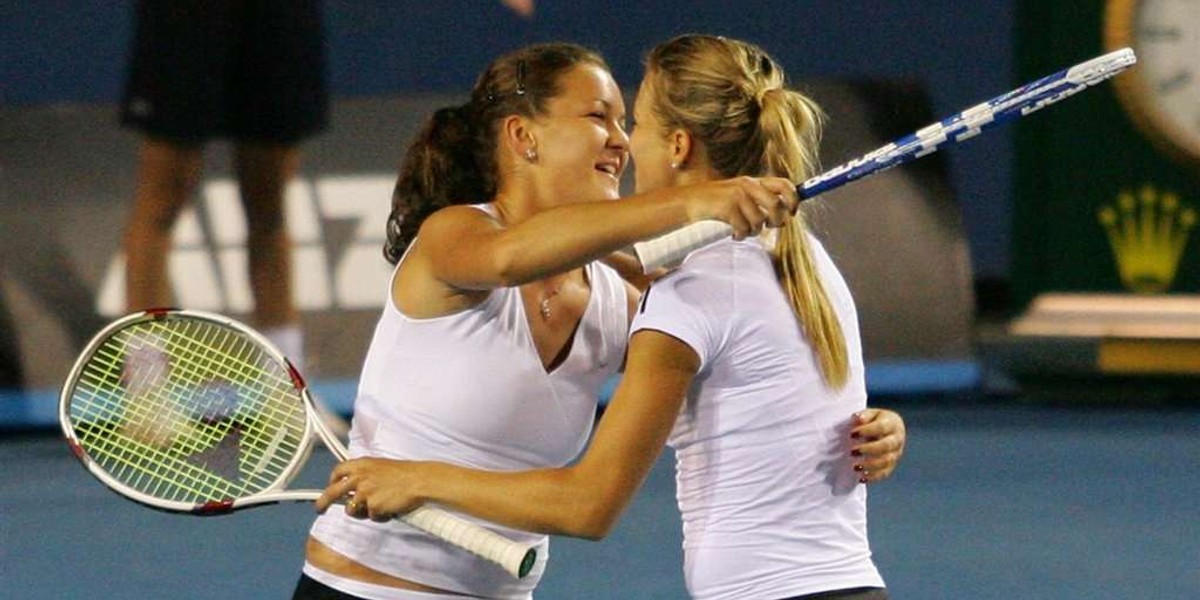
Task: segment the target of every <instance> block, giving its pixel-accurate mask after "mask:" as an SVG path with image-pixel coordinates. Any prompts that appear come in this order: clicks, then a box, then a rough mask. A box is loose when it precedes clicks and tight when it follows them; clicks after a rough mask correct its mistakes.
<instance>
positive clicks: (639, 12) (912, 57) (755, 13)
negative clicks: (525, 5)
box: [0, 0, 1088, 279]
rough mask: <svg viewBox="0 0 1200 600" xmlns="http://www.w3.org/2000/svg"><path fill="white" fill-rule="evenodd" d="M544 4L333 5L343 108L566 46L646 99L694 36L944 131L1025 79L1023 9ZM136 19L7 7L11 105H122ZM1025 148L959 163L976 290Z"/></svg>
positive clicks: (988, 271) (986, 152) (820, 1)
mask: <svg viewBox="0 0 1200 600" xmlns="http://www.w3.org/2000/svg"><path fill="white" fill-rule="evenodd" d="M536 4H537V10H536V13H535V15H534V17H533V19H531V20H525V19H522V18H520V17H518V16H516V15H515V14H513V13H512V12H511V11H509V10H508V9H506V8H505V7H503V6H502V5H501V4H500V3H499V2H498V1H488V0H432V1H429V0H427V1H422V2H416V1H410V0H402V1H399V0H392V1H386V0H330V1H327V2H326V13H327V27H328V32H329V51H330V80H331V82H332V84H333V90H334V92H335V94H337V95H338V96H339V97H353V96H365V95H391V94H397V93H406V92H433V91H460V90H465V89H467V88H468V87H469V86H470V84H471V82H472V80H473V79H474V77H475V75H476V74H477V73H478V72H479V71H480V70H481V69H482V68H483V66H484V65H485V64H486V63H487V61H488V60H490V59H491V58H492V57H494V56H496V55H497V54H499V53H501V52H504V51H506V50H509V49H511V48H513V47H515V46H518V45H521V44H525V43H529V42H534V41H542V40H552V39H566V40H571V41H576V42H580V43H584V44H587V45H589V46H592V47H595V48H596V49H598V50H600V51H601V52H603V53H604V54H605V55H606V56H607V57H608V58H609V60H610V62H611V63H612V66H613V68H614V70H615V72H616V75H617V78H618V80H619V81H620V82H621V83H622V84H623V85H625V86H626V87H627V88H629V89H632V86H634V85H636V82H637V80H638V78H639V76H640V69H641V58H642V55H643V53H644V52H645V50H646V49H647V48H649V47H650V46H651V45H653V44H654V43H656V42H658V41H661V40H663V39H665V38H667V37H670V36H672V35H674V34H678V33H683V32H689V31H700V32H706V33H715V34H722V35H729V36H733V37H739V38H744V39H748V40H751V41H755V42H758V43H760V44H761V45H763V46H764V47H765V48H767V49H768V50H769V51H770V52H771V53H772V54H774V55H775V56H776V58H777V59H779V60H780V61H781V62H782V63H783V64H784V66H785V67H787V69H788V71H789V74H790V75H791V76H792V78H793V79H795V80H801V79H804V78H811V77H842V78H889V79H909V80H914V81H918V82H920V83H923V84H924V85H926V86H927V87H928V89H929V93H930V95H931V97H932V100H933V103H934V110H935V112H936V114H938V115H939V117H940V116H944V115H948V114H950V113H953V112H957V111H958V110H961V109H963V108H966V107H967V106H970V105H972V104H975V103H977V102H979V101H982V100H984V99H987V98H990V97H992V96H995V95H997V94H999V93H1001V92H1003V91H1006V90H1008V89H1009V88H1012V87H1015V86H1016V85H1017V84H1019V83H1021V82H1019V81H1015V80H1014V78H1013V74H1012V70H1013V69H1012V64H1013V60H1012V55H1013V42H1012V38H1013V33H1014V32H1013V24H1014V21H1015V16H1014V14H1013V13H1014V11H1015V1H1014V0H980V1H977V2H955V1H950V0H924V1H921V2H911V1H910V2H886V3H885V2H866V1H856V0H808V1H798V0H748V1H741V2H722V1H717V0H697V1H679V0H660V1H656V2H630V1H621V0H617V1H611V0H610V1H603V2H602V1H598V0H571V1H564V0H541V1H538V2H537V3H536ZM132 7H133V3H132V2H129V1H117V0H113V1H96V0H38V1H32V0H30V1H24V2H12V3H8V6H5V7H4V8H0V17H2V21H3V23H2V24H0V27H2V29H0V57H2V58H0V60H2V63H0V75H2V76H3V81H4V85H3V87H2V88H0V102H3V103H4V104H8V105H14V104H42V103H51V102H70V103H89V104H96V103H99V104H104V103H113V102H115V101H116V99H117V98H118V96H119V94H120V89H121V85H122V81H123V77H124V68H125V53H126V47H127V45H128V43H129V36H130V32H131V17H132ZM1085 58H1088V57H1083V56H1081V57H1078V59H1079V60H1083V59H1085ZM1062 66H1063V67H1065V66H1068V65H1062ZM1048 112H1049V111H1048ZM1035 118H1037V117H1035ZM1042 118H1044V117H1042ZM832 126H833V127H836V126H837V124H836V123H834V124H833V125H832ZM1017 126H1018V127H1019V126H1020V125H1019V124H1018V125H1017ZM1011 146H1012V128H1011V127H1010V128H1007V129H1005V130H1001V131H997V132H993V133H989V134H988V135H986V136H982V137H981V138H979V139H977V140H973V141H972V142H970V143H969V144H966V145H964V146H962V147H959V148H951V149H949V150H947V151H946V152H947V155H948V158H949V161H950V166H951V177H952V184H953V185H954V187H955V189H956V191H957V193H958V197H959V201H960V202H961V205H962V210H963V219H964V222H965V225H966V229H967V234H968V236H969V241H970V246H971V252H972V257H973V263H974V267H975V276H976V278H982V279H1006V278H1007V275H1008V268H1009V238H1010V229H1011V225H1010V213H1011V210H1010V207H1011V205H1012V199H1011V197H1010V196H1011V155H1012V148H1011ZM862 150H863V152H866V151H868V150H871V148H863V149H862Z"/></svg>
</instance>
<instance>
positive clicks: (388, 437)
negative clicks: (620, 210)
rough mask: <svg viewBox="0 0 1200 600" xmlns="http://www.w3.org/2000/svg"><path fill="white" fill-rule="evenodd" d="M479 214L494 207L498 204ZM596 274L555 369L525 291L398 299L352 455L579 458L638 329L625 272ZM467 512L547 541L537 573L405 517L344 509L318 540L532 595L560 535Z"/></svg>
mask: <svg viewBox="0 0 1200 600" xmlns="http://www.w3.org/2000/svg"><path fill="white" fill-rule="evenodd" d="M477 208H480V209H481V210H485V211H487V212H489V214H492V213H491V211H490V210H488V209H490V208H491V207H490V206H489V205H481V206H477ZM401 261H403V258H402V259H401ZM397 268H398V267H397ZM585 269H586V274H587V278H588V281H589V283H590V287H591V294H590V297H589V299H588V305H587V308H586V309H585V311H584V314H583V318H582V319H581V321H580V323H579V327H578V329H577V330H576V332H575V337H574V340H573V342H572V344H571V349H570V353H569V354H568V355H567V357H566V358H565V359H564V360H563V361H562V362H561V363H560V364H559V365H558V366H557V367H556V368H555V369H554V370H553V371H551V372H549V373H547V372H546V370H545V369H544V367H543V366H542V362H541V359H540V357H539V355H538V351H537V348H536V347H535V346H534V343H533V337H532V334H531V332H530V330H529V325H528V317H527V315H526V314H525V309H524V305H523V304H522V301H521V295H520V290H519V289H518V288H515V287H512V288H497V289H495V290H492V292H491V294H489V295H488V297H487V299H486V300H484V301H483V302H482V303H480V304H479V305H477V306H474V307H472V308H470V309H467V310H465V311H462V312H459V313H455V314H451V315H446V316H441V317H436V318H430V319H414V318H410V317H407V316H405V315H404V314H402V313H401V312H400V311H399V310H398V309H397V308H396V306H395V305H394V304H393V303H392V301H391V299H390V295H389V299H388V301H387V302H386V305H385V306H384V309H383V314H382V316H381V317H380V319H379V323H378V324H377V325H376V328H375V334H374V337H373V338H372V340H371V346H370V348H369V349H368V352H367V357H366V360H365V363H364V365H363V371H362V378H361V380H360V382H359V388H358V395H357V397H356V398H355V401H354V420H353V426H352V428H351V431H350V455H351V456H353V457H360V456H376V457H385V458H395V459H405V460H436V461H443V462H448V463H454V464H459V465H463V466H467V467H474V468H478V469H488V470H499V471H515V470H525V469H531V468H543V467H558V466H563V465H565V464H567V463H568V462H569V461H571V460H572V459H573V458H575V456H576V455H578V453H579V452H580V450H582V449H583V446H584V445H585V444H586V442H587V439H588V436H589V434H590V433H591V429H592V423H593V420H594V418H595V411H596V403H597V398H598V396H599V394H600V391H601V388H602V387H603V385H604V383H605V381H606V380H607V379H608V378H609V377H610V376H612V375H613V374H615V373H616V371H617V369H618V368H619V367H620V365H621V360H622V359H623V357H624V354H625V340H626V331H627V328H628V315H627V313H628V310H627V309H628V301H627V298H626V291H625V290H626V288H625V284H624V282H623V281H622V280H621V278H620V276H618V275H617V273H616V272H615V271H614V270H612V269H611V268H609V267H607V266H605V265H602V264H599V263H593V264H590V265H588V266H587V267H586V268H585ZM393 277H395V274H394V272H393ZM389 289H390V286H389ZM462 516H463V518H466V519H468V520H472V521H476V522H480V523H481V524H483V525H484V526H486V527H487V528H489V529H491V530H493V531H496V532H497V533H499V534H501V535H504V536H506V537H509V538H511V539H514V540H517V541H520V542H524V543H527V544H531V545H533V546H536V547H537V550H538V563H537V565H536V566H535V567H534V568H533V570H532V572H531V573H530V574H529V575H528V576H526V577H525V578H523V579H521V580H516V579H514V578H513V577H512V576H510V575H509V574H507V573H506V572H505V571H504V570H503V569H501V568H500V567H498V566H496V565H493V564H492V563H489V562H487V561H484V560H482V559H479V558H476V557H475V556H474V555H473V554H470V553H468V552H466V551H463V550H460V549H458V548H457V547H455V546H451V545H449V544H447V543H445V542H442V541H441V540H439V539H437V538H434V537H432V536H430V535H427V534H425V533H423V532H421V531H419V530H416V529H414V528H412V527H410V526H409V525H407V524H405V523H403V522H400V521H394V522H391V523H375V522H373V521H370V520H355V519H351V518H349V517H347V516H346V515H345V513H344V511H341V510H336V509H335V510H330V511H328V512H326V513H325V514H324V515H321V516H320V517H318V518H317V520H316V522H315V523H314V524H313V527H312V530H311V534H312V536H313V537H315V538H316V539H317V540H320V541H321V543H323V544H325V545H326V546H329V547H330V548H332V549H333V550H334V551H335V552H337V553H339V554H342V555H344V556H347V557H349V558H351V559H353V560H355V561H356V562H358V563H360V564H363V565H366V566H367V567H370V568H372V569H375V570H377V571H380V572H383V573H387V574H389V575H393V576H395V577H400V578H403V579H407V580H409V581H415V582H418V583H422V584H425V585H429V586H433V587H437V588H441V589H445V590H449V591H454V592H459V593H463V594H471V595H476V596H482V597H486V598H530V597H531V594H532V591H533V589H534V587H535V586H536V585H537V583H538V581H539V580H540V579H541V576H542V573H543V571H544V570H545V566H546V560H547V558H548V556H549V540H548V537H547V536H545V535H540V534H532V533H528V532H523V531H517V530H513V529H509V528H507V527H502V526H498V525H495V524H491V523H484V522H482V521H479V520H478V519H474V518H473V517H470V516H466V515H462ZM335 587H336V586H335Z"/></svg>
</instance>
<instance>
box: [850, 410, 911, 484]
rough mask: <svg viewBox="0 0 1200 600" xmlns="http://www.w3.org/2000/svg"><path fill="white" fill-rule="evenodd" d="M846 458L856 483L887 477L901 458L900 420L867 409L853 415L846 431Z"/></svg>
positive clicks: (902, 435)
mask: <svg viewBox="0 0 1200 600" xmlns="http://www.w3.org/2000/svg"><path fill="white" fill-rule="evenodd" d="M850 439H851V448H850V455H851V456H852V457H853V458H854V470H855V472H856V473H857V474H858V481H859V482H860V483H874V482H877V481H882V480H884V479H887V478H888V477H890V476H891V474H892V472H894V471H895V470H896V465H897V464H898V463H899V462H900V457H901V456H903V455H904V444H905V442H906V441H907V439H908V437H907V431H906V430H905V428H904V419H903V418H901V417H900V415H899V414H898V413H896V412H894V411H890V410H887V409H881V408H868V409H864V410H861V411H859V412H856V413H854V417H853V422H852V425H851V429H850Z"/></svg>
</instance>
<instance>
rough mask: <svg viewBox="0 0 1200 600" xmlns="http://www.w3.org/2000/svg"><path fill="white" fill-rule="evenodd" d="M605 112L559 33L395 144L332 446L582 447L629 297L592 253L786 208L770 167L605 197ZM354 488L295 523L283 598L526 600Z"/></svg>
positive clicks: (493, 452)
mask: <svg viewBox="0 0 1200 600" xmlns="http://www.w3.org/2000/svg"><path fill="white" fill-rule="evenodd" d="M624 123H625V107H624V102H623V100H622V96H621V91H620V89H619V88H618V87H617V84H616V82H615V81H614V80H613V78H612V76H611V74H610V73H609V69H608V67H607V65H606V64H605V62H604V60H603V59H602V58H601V57H600V56H598V55H597V54H595V53H593V52H591V51H589V50H587V49H584V48H581V47H579V46H575V45H571V44H543V45H536V46H531V47H528V48H524V49H521V50H518V51H516V52H513V53H511V54H508V55H506V56H503V57H501V58H499V59H497V60H496V61H495V62H493V63H492V64H491V65H490V66H489V67H488V68H487V70H486V71H485V72H484V73H483V75H482V76H481V77H480V78H479V80H478V82H477V83H476V85H475V87H474V89H473V90H472V92H471V98H470V100H469V101H468V102H467V103H466V104H464V105H462V106H457V107H451V108H445V109H442V110H439V111H437V112H436V113H435V114H434V115H433V116H432V117H431V119H430V120H429V122H428V123H427V124H426V125H425V127H424V128H423V130H422V131H421V133H420V134H419V136H418V138H417V139H416V141H415V142H414V143H413V144H412V146H411V147H410V148H409V150H408V153H407V155H406V156H405V159H404V161H403V164H402V166H401V174H400V178H399V181H398V183H397V185H396V190H395V194H394V198H393V207H392V214H391V216H390V218H389V220H388V240H387V244H386V246H385V248H384V254H385V256H386V257H387V259H388V260H389V261H391V262H393V263H395V264H396V268H395V271H394V272H393V276H392V280H391V282H390V287H389V289H388V296H387V302H386V303H385V306H384V308H383V312H382V315H381V316H380V319H379V322H378V324H377V326H376V330H375V333H374V336H373V338H372V340H371V345H370V348H369V349H368V352H367V356H366V359H365V363H364V365H363V370H362V376H361V379H360V383H359V390H358V395H357V397H356V399H355V405H354V419H353V422H352V428H351V432H350V454H351V456H354V457H364V456H370V457H381V458H390V459H405V460H438V461H445V462H448V463H453V464H458V465H462V466H466V467H476V468H482V469H493V470H500V471H516V470H521V469H531V468H543V467H557V466H562V465H564V464H566V463H567V462H568V461H570V460H571V459H572V458H574V457H575V456H576V455H577V454H578V453H579V451H580V450H581V449H582V448H583V447H584V445H585V443H586V441H587V438H588V435H589V433H590V431H591V426H592V422H593V420H594V416H595V411H596V403H597V398H598V396H599V394H600V391H601V387H602V386H603V384H604V383H605V381H606V379H608V378H609V377H610V376H612V375H613V374H614V373H616V371H617V369H618V368H619V367H620V365H621V363H622V359H623V357H624V353H625V338H626V334H627V332H628V325H629V320H630V318H631V316H632V314H633V311H632V310H631V308H632V306H633V305H634V304H635V303H636V301H637V298H638V293H637V291H636V290H634V289H633V288H632V287H631V286H630V285H629V284H627V283H625V282H624V281H623V280H621V279H620V277H619V276H618V275H617V274H616V272H615V271H613V270H612V269H610V268H609V267H607V266H605V265H603V264H600V263H598V262H595V261H596V260H597V259H600V258H603V257H606V256H607V255H609V254H611V253H613V252H614V251H617V250H619V249H621V248H623V247H626V246H628V245H629V244H632V243H633V242H635V241H638V240H643V239H647V238H650V237H654V236H656V235H660V234H663V233H666V232H668V231H671V230H673V229H675V228H678V227H681V226H684V225H687V224H689V223H691V222H694V221H699V220H706V219H718V220H721V221H725V222H727V223H729V224H730V225H732V226H733V228H734V230H735V231H736V232H737V233H736V235H737V236H739V237H741V236H747V235H752V234H755V233H757V232H758V230H759V229H760V228H761V227H763V226H764V225H771V226H777V225H779V224H781V223H782V222H784V220H786V218H787V217H788V215H789V214H790V213H791V212H792V211H794V210H795V208H796V205H797V198H796V195H795V190H794V188H793V186H792V184H791V183H790V182H789V181H788V180H787V179H784V178H781V177H737V178H731V179H726V180H722V181H713V182H707V183H704V184H701V185H697V186H693V187H692V188H690V189H682V188H681V189H678V190H676V189H663V190H659V191H656V192H652V193H649V194H645V195H643V196H641V197H639V198H638V199H637V200H636V201H621V202H615V200H617V199H618V197H619V181H620V177H621V174H622V172H623V171H624V169H625V167H626V164H627V162H628V144H629V138H628V136H627V135H626V133H625V129H624ZM368 510H369V507H368V505H367V504H366V503H365V502H363V501H362V500H361V499H360V498H355V499H352V500H350V501H349V502H348V503H347V505H346V509H345V510H344V511H329V512H327V513H325V514H324V515H322V516H320V517H319V518H318V519H317V521H316V523H315V524H314V525H313V527H312V530H311V535H310V538H309V541H308V544H307V548H306V561H305V566H304V575H303V576H302V578H301V581H300V583H299V584H298V587H297V590H296V592H295V598H355V597H357V598H387V599H394V598H425V599H429V598H451V597H453V598H458V597H461V596H462V595H467V596H477V597H488V598H528V597H529V596H530V594H531V592H532V590H533V588H534V586H536V585H537V582H538V580H539V579H540V577H541V574H542V571H543V569H544V568H545V557H547V556H548V553H547V552H546V548H547V537H546V536H545V535H542V534H533V533H528V532H524V531H518V530H515V529H510V528H506V527H501V526H496V525H491V524H487V523H483V525H484V526H486V527H491V528H492V529H494V530H496V531H497V532H499V533H501V534H502V535H505V536H507V537H510V538H512V539H515V540H518V541H521V542H524V543H527V544H530V545H533V546H536V547H537V548H538V550H539V552H538V556H539V561H540V562H539V564H537V565H536V566H535V567H534V570H533V572H532V573H531V574H530V575H529V576H527V577H526V578H524V579H521V580H514V579H512V578H511V577H509V576H508V575H507V573H505V572H504V571H503V570H502V569H500V568H499V567H496V566H495V565H492V564H491V563H488V562H486V561H483V560H482V559H479V558H477V557H475V556H474V555H472V554H469V553H467V552H465V551H462V550H460V549H458V548H455V547H453V546H450V545H449V544H446V543H443V542H441V541H440V540H436V539H434V538H433V537H431V536H429V535H426V534H424V533H422V532H420V531H418V530H416V529H414V528H412V527H410V526H409V525H407V524H405V523H403V522H399V521H390V522H378V521H372V520H360V519H355V518H353V517H355V516H362V515H365V514H367V512H366V511H368Z"/></svg>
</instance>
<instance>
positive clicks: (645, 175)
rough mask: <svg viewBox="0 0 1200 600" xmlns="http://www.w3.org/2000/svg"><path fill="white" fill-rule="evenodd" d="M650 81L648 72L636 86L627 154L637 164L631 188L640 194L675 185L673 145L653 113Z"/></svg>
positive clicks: (652, 90) (652, 92)
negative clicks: (639, 84) (631, 129)
mask: <svg viewBox="0 0 1200 600" xmlns="http://www.w3.org/2000/svg"><path fill="white" fill-rule="evenodd" d="M649 82H650V77H649V75H647V77H646V78H645V79H643V80H642V85H641V87H640V88H638V95H637V100H636V101H635V102H634V103H633V120H634V123H635V125H634V127H633V132H632V133H631V134H630V138H629V153H630V155H631V156H632V157H633V161H634V164H635V165H637V168H636V169H635V171H634V175H635V181H634V189H635V191H636V192H637V193H639V194H641V193H644V192H652V191H654V190H657V189H661V188H664V187H668V186H671V185H674V184H675V169H672V168H671V163H672V162H673V157H672V151H673V150H674V147H673V146H672V144H671V141H670V139H669V137H668V135H667V134H666V132H664V131H663V125H662V121H661V120H660V119H659V118H658V115H657V114H656V113H655V110H654V102H655V96H654V93H655V92H654V89H653V86H652V85H650V83H649Z"/></svg>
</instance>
